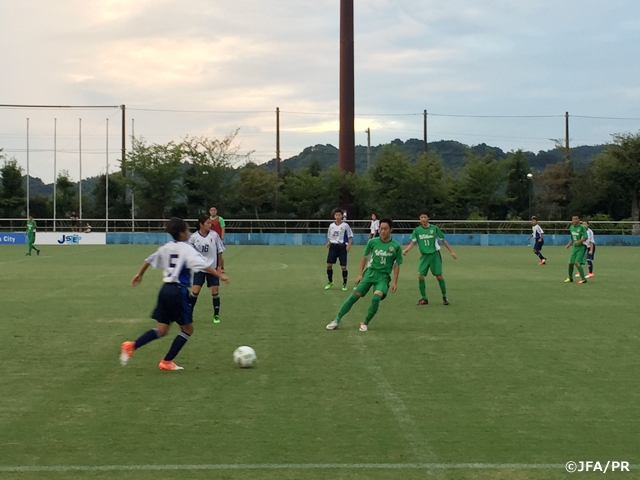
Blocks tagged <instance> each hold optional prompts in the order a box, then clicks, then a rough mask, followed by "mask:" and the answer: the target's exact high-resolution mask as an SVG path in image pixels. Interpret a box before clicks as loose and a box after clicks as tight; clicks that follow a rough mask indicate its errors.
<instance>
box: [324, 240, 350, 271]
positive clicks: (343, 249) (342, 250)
mask: <svg viewBox="0 0 640 480" xmlns="http://www.w3.org/2000/svg"><path fill="white" fill-rule="evenodd" d="M336 260H340V265H341V266H343V267H346V266H347V245H346V244H344V243H332V244H331V245H329V253H328V254H327V263H330V264H332V265H333V264H335V263H336Z"/></svg>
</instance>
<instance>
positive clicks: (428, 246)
mask: <svg viewBox="0 0 640 480" xmlns="http://www.w3.org/2000/svg"><path fill="white" fill-rule="evenodd" d="M410 239H411V241H410V242H409V245H407V247H406V248H405V249H404V250H403V251H402V254H403V255H406V254H407V252H408V251H409V250H411V249H412V248H413V246H414V245H416V244H417V245H418V249H419V250H420V253H421V256H420V263H419V264H418V289H419V290H420V295H421V298H420V300H419V301H418V305H429V300H427V285H426V283H425V281H424V277H426V276H427V273H429V269H431V274H432V275H434V276H435V277H436V280H438V284H439V285H440V292H441V293H442V303H443V304H444V305H449V300H447V284H446V283H445V281H444V278H442V255H440V245H439V244H438V239H440V240H442V244H443V245H444V246H445V247H446V249H447V250H449V253H450V254H451V256H452V257H453V259H454V260H455V259H456V258H458V257H457V256H456V254H455V253H453V250H451V247H450V246H449V243H448V242H447V241H446V240H445V239H444V233H442V230H440V229H439V228H438V227H437V226H435V225H431V224H430V223H429V213H428V212H426V211H423V212H421V213H420V225H419V226H418V227H416V228H415V229H414V230H413V233H412V234H411V237H410Z"/></svg>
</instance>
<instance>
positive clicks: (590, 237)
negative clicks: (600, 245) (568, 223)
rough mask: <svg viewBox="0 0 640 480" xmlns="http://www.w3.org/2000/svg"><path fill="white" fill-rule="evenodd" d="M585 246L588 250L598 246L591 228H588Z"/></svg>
mask: <svg viewBox="0 0 640 480" xmlns="http://www.w3.org/2000/svg"><path fill="white" fill-rule="evenodd" d="M584 244H585V245H586V247H587V248H591V245H595V244H596V242H595V237H594V235H593V230H591V229H590V228H587V239H586V240H585V242H584Z"/></svg>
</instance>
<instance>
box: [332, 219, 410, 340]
mask: <svg viewBox="0 0 640 480" xmlns="http://www.w3.org/2000/svg"><path fill="white" fill-rule="evenodd" d="M392 231H393V221H392V220H390V219H388V218H383V219H382V220H380V236H379V237H374V238H372V239H370V240H369V241H368V242H367V246H366V247H365V248H364V256H363V257H362V260H361V261H360V271H359V274H358V278H356V286H355V288H354V289H353V293H352V294H351V295H350V296H349V298H347V299H346V300H345V302H344V303H343V304H342V306H341V307H340V310H339V311H338V315H337V316H336V318H335V319H334V320H333V321H332V322H331V323H329V324H328V325H327V330H335V329H336V328H338V325H340V320H342V317H344V316H345V315H346V314H347V312H348V311H349V310H351V307H353V305H354V304H355V303H356V302H357V301H358V300H360V299H361V298H362V297H364V296H365V295H366V294H367V293H368V292H369V290H371V288H373V297H372V298H371V305H370V306H369V309H368V310H367V316H366V317H365V319H364V322H360V331H361V332H366V331H367V329H368V328H369V327H368V325H369V322H370V321H371V319H372V318H373V317H374V315H375V314H376V312H377V311H378V307H379V306H380V302H381V301H382V300H384V299H385V297H386V296H387V293H388V292H389V283H391V293H393V292H395V291H396V289H397V288H398V276H399V275H400V264H401V263H402V245H400V244H399V243H398V242H396V241H395V240H394V239H393V238H391V232H392ZM391 272H393V281H392V280H391Z"/></svg>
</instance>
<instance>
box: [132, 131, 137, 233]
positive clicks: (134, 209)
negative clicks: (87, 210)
mask: <svg viewBox="0 0 640 480" xmlns="http://www.w3.org/2000/svg"><path fill="white" fill-rule="evenodd" d="M135 123H136V121H135V119H133V118H132V119H131V154H132V155H133V153H134V150H133V149H134V148H135V139H136V135H135V131H134V129H135ZM134 174H135V172H134V170H131V181H132V182H133V176H134ZM131 231H132V232H135V231H136V192H135V189H134V188H133V184H132V185H131Z"/></svg>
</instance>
